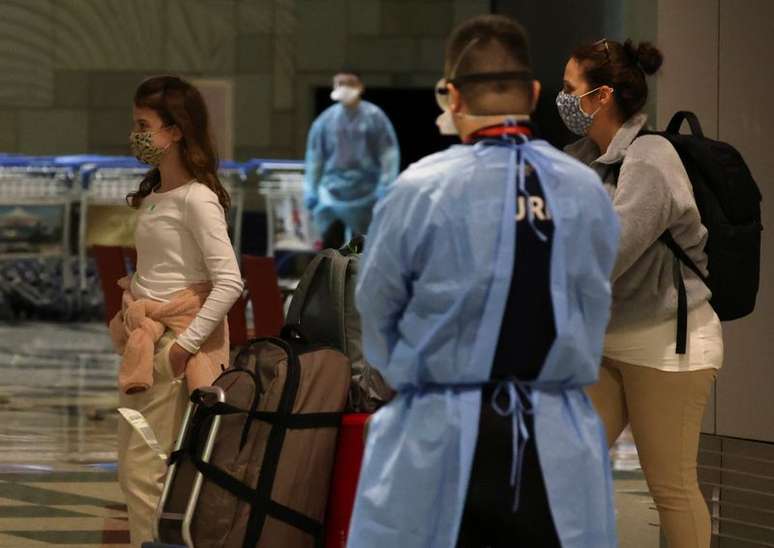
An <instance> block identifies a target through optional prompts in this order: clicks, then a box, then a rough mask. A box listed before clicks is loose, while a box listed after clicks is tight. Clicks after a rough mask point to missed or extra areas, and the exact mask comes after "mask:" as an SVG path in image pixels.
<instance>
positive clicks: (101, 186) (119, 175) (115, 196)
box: [78, 158, 148, 293]
mask: <svg viewBox="0 0 774 548" xmlns="http://www.w3.org/2000/svg"><path fill="white" fill-rule="evenodd" d="M147 171H148V168H147V167H144V166H143V165H142V164H140V163H139V162H137V161H136V160H134V159H133V158H122V159H104V160H100V161H98V162H92V163H89V164H86V165H83V166H82V167H81V170H80V179H81V186H82V191H81V210H80V218H79V223H78V255H79V260H78V264H79V272H80V290H81V292H82V293H85V292H86V291H88V289H89V285H88V279H87V267H88V253H87V252H88V249H87V248H88V245H87V241H86V234H87V229H88V226H89V208H90V207H94V206H121V205H126V196H127V194H129V193H130V192H133V191H135V190H137V188H138V187H139V186H140V181H142V178H143V176H144V175H145V173H146V172H147Z"/></svg>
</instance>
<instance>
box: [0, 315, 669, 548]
mask: <svg viewBox="0 0 774 548" xmlns="http://www.w3.org/2000/svg"><path fill="white" fill-rule="evenodd" d="M117 367H118V362H117V357H116V356H114V355H113V354H112V352H111V344H110V339H109V337H108V336H107V332H106V330H105V328H104V327H103V326H101V325H97V324H87V325H69V326H65V325H49V324H26V325H21V326H9V325H0V547H7V548H27V547H38V546H60V547H67V546H70V547H79V548H92V547H104V548H108V547H109V548H119V547H120V548H127V547H128V546H129V545H128V544H127V543H128V532H127V522H126V509H125V506H124V505H123V502H122V500H121V494H120V491H119V489H118V484H117V482H116V468H115V460H116V452H115V432H116V425H117V423H118V420H119V417H118V414H117V413H116V412H115V407H116V403H117V398H116V394H115V378H116V371H117ZM613 457H614V463H615V469H616V472H615V475H616V498H617V503H618V516H619V531H620V536H621V547H622V548H657V546H658V528H657V527H656V526H654V525H653V524H655V523H657V521H658V516H657V515H656V513H655V511H654V510H652V506H653V502H652V500H651V499H650V497H649V496H648V493H647V488H646V487H645V483H644V481H643V479H642V474H641V472H640V471H639V463H638V461H637V455H636V452H635V451H634V447H633V444H632V441H631V438H630V437H628V436H626V435H625V436H623V437H622V440H621V441H620V442H619V444H618V446H617V447H616V449H615V450H614V451H613Z"/></svg>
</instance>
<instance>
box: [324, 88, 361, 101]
mask: <svg viewBox="0 0 774 548" xmlns="http://www.w3.org/2000/svg"><path fill="white" fill-rule="evenodd" d="M359 98H360V89H359V88H354V87H352V86H338V87H336V88H334V90H333V91H332V92H331V99H333V100H334V101H338V102H340V103H342V104H344V105H351V104H353V103H355V102H356V101H357V100H358V99H359Z"/></svg>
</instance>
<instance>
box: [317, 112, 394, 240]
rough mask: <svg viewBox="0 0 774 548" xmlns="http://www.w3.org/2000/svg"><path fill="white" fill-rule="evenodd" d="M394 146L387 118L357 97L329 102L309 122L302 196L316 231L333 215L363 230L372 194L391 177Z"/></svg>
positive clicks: (382, 189)
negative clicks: (348, 103) (350, 102)
mask: <svg viewBox="0 0 774 548" xmlns="http://www.w3.org/2000/svg"><path fill="white" fill-rule="evenodd" d="M399 170H400V149H399V147H398V139H397V137H396V136H395V130H394V129H393V127H392V124H391V123H390V120H389V118H387V116H386V115H385V114H384V112H382V110H381V109H380V108H379V107H377V106H376V105H374V104H372V103H369V102H368V101H361V102H360V104H359V105H358V106H357V107H355V108H354V109H350V108H347V107H344V106H343V105H341V104H335V105H333V106H331V107H330V108H328V109H327V110H325V112H323V113H322V114H321V115H320V116H319V117H318V118H317V120H315V122H314V124H312V129H311V130H310V131H309V137H308V142H307V149H306V175H305V177H304V200H305V202H306V204H307V207H309V209H310V210H311V211H312V214H313V217H314V220H315V224H316V225H317V228H318V229H319V230H320V231H321V232H325V230H327V228H328V227H329V226H330V225H331V223H333V222H334V221H336V220H340V221H342V222H343V223H344V224H345V225H347V227H348V228H349V229H350V230H352V231H353V232H357V233H360V234H365V233H366V231H367V230H368V225H369V223H370V222H371V214H372V211H373V207H374V204H375V203H376V200H377V199H378V198H379V197H381V196H382V195H383V194H384V192H385V191H386V189H387V186H388V185H389V184H390V183H392V182H393V181H395V179H396V178H397V177H398V171H399Z"/></svg>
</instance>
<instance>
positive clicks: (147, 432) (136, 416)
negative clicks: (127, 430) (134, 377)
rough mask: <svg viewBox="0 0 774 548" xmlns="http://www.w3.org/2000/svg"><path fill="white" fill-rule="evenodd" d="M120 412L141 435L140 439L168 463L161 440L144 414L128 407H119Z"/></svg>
mask: <svg viewBox="0 0 774 548" xmlns="http://www.w3.org/2000/svg"><path fill="white" fill-rule="evenodd" d="M118 412H119V413H121V416H122V417H124V418H125V419H126V422H128V423H129V424H131V425H132V428H134V429H135V430H136V431H137V433H138V434H140V437H142V439H143V440H144V441H145V443H147V444H148V447H150V448H151V449H152V450H153V452H154V453H156V454H157V455H158V456H159V458H160V459H161V460H163V461H164V462H166V461H167V455H166V454H165V453H164V451H163V450H162V449H161V445H160V444H159V440H158V439H157V438H156V433H155V432H154V431H153V428H151V425H150V424H148V421H147V420H146V419H145V417H143V416H142V413H140V412H139V411H135V410H134V409H129V408H128V407H119V408H118Z"/></svg>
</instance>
